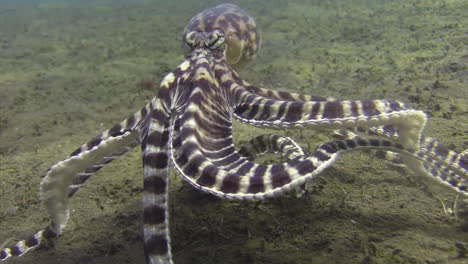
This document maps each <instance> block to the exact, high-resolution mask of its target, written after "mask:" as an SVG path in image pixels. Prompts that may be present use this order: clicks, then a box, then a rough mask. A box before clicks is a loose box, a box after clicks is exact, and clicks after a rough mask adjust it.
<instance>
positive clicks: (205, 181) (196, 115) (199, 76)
mask: <svg viewBox="0 0 468 264" xmlns="http://www.w3.org/2000/svg"><path fill="white" fill-rule="evenodd" d="M184 43H186V45H187V46H188V48H189V52H188V54H187V56H186V59H185V60H184V61H183V62H182V63H181V64H180V65H179V66H178V67H177V68H176V69H175V70H174V71H173V72H171V73H169V74H168V75H167V76H166V77H165V78H164V79H163V80H162V82H161V87H160V89H159V93H158V95H157V96H156V97H155V98H153V99H152V100H151V102H149V103H148V104H147V105H146V106H145V107H143V108H142V109H141V110H140V111H138V112H137V113H135V114H134V115H132V116H130V117H129V118H127V119H125V120H123V121H122V122H121V123H119V124H117V125H115V126H113V127H112V128H111V129H109V130H107V131H105V132H103V133H102V134H101V135H99V136H97V137H95V138H94V139H92V140H91V141H89V142H88V143H86V144H84V145H82V146H81V147H80V148H78V149H77V150H76V151H74V152H73V153H72V154H71V155H70V156H69V157H67V158H66V159H65V160H63V161H61V162H58V163H57V164H55V165H53V166H52V167H51V168H50V169H49V170H48V172H47V174H46V175H45V177H44V179H43V181H42V183H41V199H42V201H43V204H44V206H45V207H46V209H47V211H48V213H49V215H50V219H51V223H50V225H49V226H48V227H46V228H45V229H43V230H41V231H39V232H38V233H36V234H34V235H33V236H31V237H29V238H27V239H26V240H23V241H20V242H18V243H17V244H16V245H14V246H12V247H10V248H6V249H3V250H1V251H0V261H1V260H5V259H7V258H9V257H11V256H20V255H22V254H24V253H26V252H27V251H29V250H30V249H33V248H35V247H37V246H38V245H39V244H40V243H41V241H42V240H43V239H51V238H54V237H56V236H57V235H58V234H60V233H61V231H62V228H63V227H64V226H65V225H66V223H67V220H68V209H67V203H68V198H70V197H71V196H72V195H73V194H74V193H75V192H76V191H77V190H78V189H79V187H80V186H81V185H82V184H83V183H84V182H85V181H86V180H87V179H88V178H89V177H90V176H91V175H92V174H93V173H95V172H97V171H98V170H99V169H100V168H102V167H104V166H105V165H106V164H108V163H109V162H111V161H112V160H114V159H116V158H117V157H119V156H120V155H122V154H123V153H125V152H126V151H128V150H129V149H131V148H133V147H135V146H137V145H138V144H141V149H142V153H143V174H144V188H143V189H144V191H143V205H144V212H143V220H144V247H145V256H146V260H147V263H172V257H171V248H170V236H169V218H168V210H167V209H168V184H169V177H168V174H169V166H170V164H172V165H173V167H174V168H175V170H176V171H177V172H178V173H179V174H180V176H181V177H182V178H183V179H184V180H186V181H187V182H189V183H190V184H191V185H193V186H194V187H195V188H196V189H198V190H201V191H203V192H207V193H211V194H213V195H216V196H218V197H222V198H227V199H239V200H260V199H265V198H269V197H274V196H276V195H279V194H281V193H284V192H287V191H289V190H291V189H294V188H296V187H299V186H301V185H302V184H304V183H305V182H306V181H308V180H310V179H312V178H314V177H315V176H316V175H318V174H319V173H320V172H321V171H322V170H324V169H325V168H327V167H329V166H330V165H331V164H333V162H334V161H336V159H337V158H338V157H339V156H340V155H341V154H342V153H343V152H346V151H350V150H357V149H377V150H383V151H392V152H395V153H397V154H396V155H399V157H400V158H401V159H402V161H403V162H404V163H405V164H406V165H407V166H408V167H410V168H411V169H413V170H414V171H415V172H416V173H421V174H425V175H427V176H430V177H433V178H435V179H437V180H439V181H440V182H441V183H445V184H447V185H449V186H451V187H452V188H453V189H454V190H456V191H458V192H460V193H462V194H464V195H466V194H467V178H468V176H467V167H468V159H467V157H466V152H465V154H464V155H463V154H462V155H460V154H458V153H455V152H453V151H451V150H449V149H447V148H445V147H443V146H442V145H441V144H440V143H438V142H437V141H435V140H433V139H431V138H425V137H423V136H422V133H423V130H424V126H425V123H426V119H427V117H426V115H425V114H424V113H423V112H422V111H418V110H414V109H412V108H411V107H409V106H407V105H405V104H403V103H401V102H397V101H392V100H374V101H370V100H363V101H347V100H336V99H333V98H323V97H319V96H309V95H301V94H294V93H286V92H276V91H271V90H267V89H263V88H259V87H256V86H254V85H251V84H249V83H247V82H246V81H244V80H242V79H241V78H240V77H239V75H238V74H237V72H236V71H235V69H234V67H235V68H240V67H241V66H242V65H243V64H244V63H245V62H246V61H248V60H249V59H251V58H252V57H253V56H254V55H255V54H256V52H257V51H258V49H259V46H260V36H259V34H258V31H257V29H256V25H255V21H254V20H253V18H251V17H250V16H249V15H248V14H247V13H246V12H245V11H243V10H242V9H240V8H238V7H237V6H235V5H232V4H222V5H219V6H216V7H214V8H211V9H208V10H206V11H203V12H202V13H200V14H198V15H197V16H195V17H194V18H193V19H192V20H191V21H190V22H189V24H188V25H187V27H186V29H185V32H184ZM233 118H235V119H237V120H239V121H241V122H245V123H247V124H251V125H255V126H264V127H278V128H287V127H318V128H328V129H340V130H341V134H342V135H345V136H344V138H345V139H344V140H340V141H333V142H326V143H323V144H321V145H320V146H318V147H317V148H316V149H315V150H313V151H312V153H310V154H309V155H308V154H306V153H305V152H304V151H303V150H302V149H300V147H299V146H298V144H297V143H295V142H294V141H292V140H291V139H288V138H284V137H279V136H260V137H257V138H255V139H254V140H253V141H252V142H251V143H250V145H248V146H247V147H245V148H242V149H241V150H240V151H239V152H238V151H236V149H235V148H234V144H233V139H232V119H233ZM354 130H355V131H358V132H363V135H361V136H358V135H357V134H355V133H354V132H353V131H354ZM369 135H370V136H378V137H379V138H366V137H368V136H369ZM264 152H278V153H280V154H283V155H284V156H286V157H287V158H288V162H286V163H284V164H279V165H262V164H255V163H253V162H252V161H251V160H250V159H249V158H250V157H252V156H255V155H257V154H261V153H264Z"/></svg>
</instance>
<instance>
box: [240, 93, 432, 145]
mask: <svg viewBox="0 0 468 264" xmlns="http://www.w3.org/2000/svg"><path fill="white" fill-rule="evenodd" d="M233 85H234V84H233ZM233 96H234V97H235V98H239V99H238V101H237V103H236V104H235V111H234V117H235V118H237V119H238V120H240V121H241V122H244V123H247V124H251V125H255V126H266V127H303V126H318V127H321V128H332V129H337V128H343V127H345V128H351V127H363V128H365V129H368V128H370V127H378V126H383V125H390V126H393V127H395V128H396V129H397V130H398V134H399V137H398V141H399V142H400V143H401V144H403V145H404V146H406V147H407V148H415V147H416V148H417V147H418V144H419V142H420V139H421V135H422V131H423V129H424V127H425V124H426V120H427V117H426V115H425V114H424V112H422V111H419V110H414V109H411V108H410V107H408V106H406V105H405V104H403V103H401V102H397V101H391V100H374V101H371V100H364V101H306V102H302V101H284V100H275V99H266V98H264V97H262V96H258V95H256V94H253V93H251V92H249V91H248V90H247V89H246V88H244V87H241V86H237V87H235V88H233Z"/></svg>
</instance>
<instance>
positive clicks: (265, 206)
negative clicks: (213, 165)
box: [0, 0, 468, 264]
mask: <svg viewBox="0 0 468 264" xmlns="http://www.w3.org/2000/svg"><path fill="white" fill-rule="evenodd" d="M231 2H232V3H235V4H237V5H239V6H240V7H241V8H243V9H245V10H246V11H247V12H249V13H250V14H251V15H252V16H253V17H254V18H255V19H256V21H257V24H258V26H259V28H260V30H261V31H262V35H263V42H262V48H261V51H260V53H259V55H258V56H257V58H256V59H255V60H254V61H252V62H250V63H249V64H248V65H247V66H246V67H245V69H244V70H243V71H241V72H240V75H241V77H242V78H243V79H245V80H247V81H248V82H250V83H252V84H255V85H258V86H262V87H266V88H270V89H274V90H285V91H294V92H300V93H306V94H311V95H320V96H327V97H335V98H341V99H396V100H401V101H403V102H406V103H408V104H409V105H411V106H412V107H414V108H416V109H422V110H424V111H425V112H426V113H427V114H428V115H429V116H430V120H429V124H428V126H427V129H426V135H427V136H430V137H433V138H436V139H437V140H439V141H441V142H443V143H445V144H446V145H447V146H449V147H451V148H453V149H455V150H457V151H458V152H462V151H463V150H465V149H467V148H468V122H467V121H468V83H467V81H468V3H467V2H466V1H464V0H446V1H442V0H440V1H439V0H434V1H430V0H395V1H388V0H386V1H384V0H380V1H377V0H354V1H345V0H328V1H323V0H322V1H319V0H316V1H315V0H290V1H285V0H269V1H266V0H263V1H262V0H256V1H254V0H251V1H248V0H245V1H231ZM219 3H221V1H208V0H197V1H195V0H192V1H188V0H183V1H174V0H158V1H150V0H131V1H129V0H93V1H90V0H80V1H78V0H75V1H74V0H66V1H65V0H62V1H58V0H56V1H52V0H29V1H28V0H21V1H13V0H10V1H5V0H0V245H2V244H3V243H4V242H5V243H7V244H8V245H10V244H12V243H13V242H15V241H16V240H19V239H21V238H24V237H26V236H27V235H30V234H32V233H34V232H36V231H37V230H39V229H40V228H43V227H45V226H46V225H47V224H48V220H47V215H46V213H45V211H44V209H43V208H42V207H41V204H40V201H39V198H38V185H39V182H40V180H41V177H42V175H44V173H45V172H46V170H47V168H48V167H50V166H51V165H53V164H54V163H56V162H57V161H59V160H62V159H63V158H65V157H66V156H67V155H68V154H70V153H71V152H72V151H73V150H75V149H76V148H77V147H78V146H80V145H81V144H82V143H85V142H87V141H88V140H89V139H91V138H92V137H94V136H95V135H97V134H99V133H100V132H101V131H104V130H106V129H107V128H109V127H111V126H112V125H113V124H115V123H117V122H119V121H120V120H122V119H124V118H126V117H127V116H128V115H130V114H131V113H133V112H135V111H137V110H138V109H140V108H141V107H142V106H143V105H144V104H145V103H146V102H147V101H148V100H150V99H151V98H152V97H153V96H155V95H156V94H157V89H158V83H159V81H160V80H161V79H162V78H163V77H164V76H165V75H166V74H167V73H169V72H170V71H171V70H173V69H175V68H176V66H177V65H178V64H179V63H181V62H182V60H183V58H184V50H183V48H182V44H181V36H182V32H183V28H184V26H185V24H186V23H187V22H188V21H189V20H190V18H191V17H192V16H194V15H195V14H197V13H198V12H200V11H202V10H204V9H206V8H209V7H212V6H214V5H216V4H219ZM234 132H235V135H234V136H235V138H236V141H237V142H239V143H241V142H245V141H248V140H249V139H250V138H252V137H253V136H254V135H257V134H262V133H268V132H271V130H265V129H257V128H252V127H249V126H245V125H240V124H236V125H235V131H234ZM283 134H284V135H287V136H291V137H293V138H294V139H296V140H297V141H299V142H301V144H303V146H309V147H311V148H313V147H314V146H316V145H317V144H319V143H321V142H324V141H328V140H330V133H329V132H328V133H323V131H322V132H321V131H317V130H314V129H310V128H309V129H305V130H303V131H294V130H286V131H284V132H283ZM263 162H279V161H278V160H277V159H276V158H275V157H273V156H271V157H267V158H265V160H263ZM171 181H172V182H171V188H170V195H169V196H170V209H171V216H170V218H171V225H170V228H171V237H172V249H173V255H174V261H175V263H177V264H184V263H190V264H192V263H193V264H197V263H204V264H210V263H226V264H230V263H241V264H242V263H262V264H263V263H265V264H266V263H271V264H305V263H311V264H315V263H317V264H319V263H363V264H364V263H468V220H467V215H468V214H466V211H468V210H467V209H466V207H467V206H466V204H468V203H467V202H466V201H463V197H459V198H457V194H456V193H455V192H454V191H451V190H449V189H447V188H445V187H443V186H440V185H439V184H437V183H434V182H432V181H426V180H425V179H420V178H418V177H416V176H415V175H413V173H411V172H410V171H409V170H407V169H404V168H399V167H396V166H393V165H391V164H388V163H385V162H383V161H381V160H379V159H377V158H375V157H373V156H372V155H369V154H366V153H354V152H353V154H352V155H349V154H348V155H345V156H343V158H342V159H340V161H339V162H337V163H336V164H335V165H334V166H332V168H330V169H327V170H326V171H324V172H323V173H322V174H321V176H320V177H318V178H317V179H315V180H313V181H311V182H309V183H308V185H307V190H308V193H307V194H306V195H304V196H302V197H300V198H296V197H293V196H292V197H288V196H284V197H279V198H277V199H273V200H266V201H263V202H261V203H248V202H231V201H223V200H219V199H217V198H214V197H212V196H209V195H206V194H201V193H199V192H197V191H195V190H192V188H191V187H190V186H189V185H187V184H185V183H183V182H181V180H180V179H179V178H178V177H177V176H176V175H171ZM141 191H142V172H141V160H140V152H139V149H138V148H135V150H133V151H131V152H130V153H128V154H126V155H125V156H124V157H121V158H120V159H119V160H118V161H115V162H113V163H112V164H110V165H108V166H107V167H106V168H105V169H103V170H101V171H99V173H97V174H96V175H95V176H93V177H92V178H91V179H90V180H89V181H88V182H87V183H86V184H85V186H83V187H82V188H81V189H80V191H79V192H78V193H77V194H76V195H75V196H74V197H73V199H72V200H71V203H70V209H71V217H70V221H69V224H68V226H67V227H66V228H65V230H64V232H63V233H62V235H61V236H60V237H59V238H58V239H57V240H56V242H55V244H54V245H49V247H48V248H46V249H41V250H37V251H33V252H30V253H28V254H26V255H25V256H24V257H21V258H17V259H12V260H10V261H9V262H7V263H17V264H20V263H21V264H29V263H38V264H55V263H63V264H71V263H73V264H78V263H79V264H94V263H96V264H107V263H109V264H110V263H112V264H123V263H144V255H143V247H142V242H141V233H142V219H141V211H142V208H141ZM465 199H466V198H465ZM443 204H444V205H445V206H446V207H447V209H448V212H447V213H445V212H444V208H443ZM463 206H465V208H464V207H463ZM450 210H454V211H455V212H457V213H456V214H453V213H450ZM463 210H465V211H463Z"/></svg>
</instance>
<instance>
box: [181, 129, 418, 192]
mask: <svg viewBox="0 0 468 264" xmlns="http://www.w3.org/2000/svg"><path fill="white" fill-rule="evenodd" d="M181 124H185V123H184V122H181ZM198 132H199V131H196V130H190V128H185V127H184V126H183V125H182V126H181V128H180V136H179V138H178V139H176V140H177V145H178V148H179V149H180V150H181V151H180V152H178V153H176V152H173V153H172V159H173V162H174V166H175V168H176V170H177V171H178V172H179V174H180V175H181V176H182V177H183V178H184V179H186V180H187V181H188V182H189V183H191V184H192V185H193V186H195V187H196V188H197V189H200V190H202V191H205V192H208V193H212V194H214V195H216V196H220V197H224V198H228V199H252V200H258V199H264V198H268V197H273V196H276V195H278V194H280V193H283V192H285V191H289V190H290V189H291V188H295V187H297V186H299V185H301V184H303V183H304V182H306V181H308V180H310V179H312V178H314V177H315V176H316V175H317V174H319V173H320V172H321V171H322V170H323V169H325V168H327V167H328V166H330V165H331V164H332V163H333V162H334V161H335V160H336V159H337V158H338V156H339V155H341V154H342V153H343V152H345V151H349V150H354V149H386V150H392V151H396V152H399V153H403V154H405V155H407V156H408V157H409V158H413V159H418V156H417V155H416V154H415V153H414V150H407V149H404V148H403V146H402V145H401V144H398V143H394V142H391V141H386V140H377V139H370V140H362V139H360V140H346V141H335V142H328V143H325V144H322V145H320V146H319V147H318V148H317V149H316V150H315V151H314V152H313V153H312V154H311V155H310V156H308V157H307V158H304V159H298V160H292V161H289V162H287V163H285V164H282V165H262V164H254V163H251V162H250V161H248V160H246V159H243V158H240V157H237V160H236V161H234V162H232V163H231V164H233V165H232V167H229V168H225V169H220V168H219V166H217V164H216V163H219V161H220V160H223V158H224V159H228V160H231V161H232V160H233V158H232V156H233V155H235V153H234V154H233V153H229V154H228V153H225V154H224V155H222V156H223V157H222V158H221V159H220V157H218V159H214V155H212V154H210V155H208V156H207V155H206V153H207V152H208V151H212V150H210V149H207V148H206V147H202V146H206V143H207V142H206V137H202V136H201V135H200V134H197V133H198ZM210 136H213V135H210ZM211 138H212V137H211ZM210 141H211V142H212V143H215V140H210ZM227 143H228V142H226V143H225V145H227ZM218 146H221V144H220V143H218ZM218 154H219V155H221V153H218ZM234 164H235V165H234Z"/></svg>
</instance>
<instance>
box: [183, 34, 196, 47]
mask: <svg viewBox="0 0 468 264" xmlns="http://www.w3.org/2000/svg"><path fill="white" fill-rule="evenodd" d="M196 36H197V32H196V31H191V32H189V33H187V34H186V35H185V43H187V45H189V46H192V45H193V44H194V43H195V39H196Z"/></svg>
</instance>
